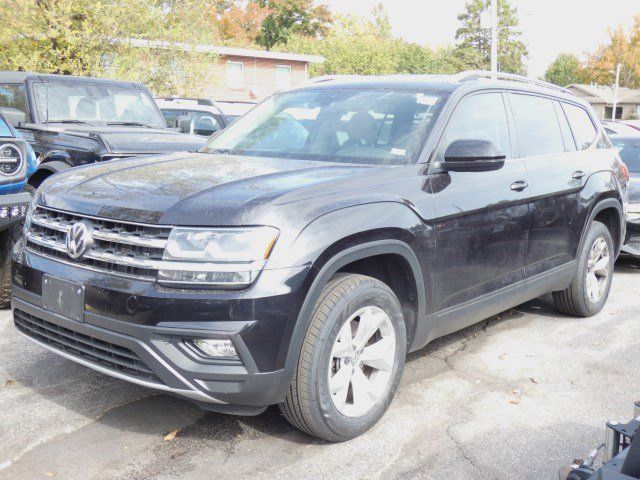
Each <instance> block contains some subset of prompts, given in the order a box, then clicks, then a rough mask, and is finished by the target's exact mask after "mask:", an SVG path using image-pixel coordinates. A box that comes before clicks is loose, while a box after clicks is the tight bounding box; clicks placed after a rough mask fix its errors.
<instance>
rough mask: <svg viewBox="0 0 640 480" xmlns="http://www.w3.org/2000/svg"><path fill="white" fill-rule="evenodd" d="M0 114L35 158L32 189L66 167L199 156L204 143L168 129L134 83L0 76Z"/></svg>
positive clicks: (31, 75) (18, 74) (15, 74)
mask: <svg viewBox="0 0 640 480" xmlns="http://www.w3.org/2000/svg"><path fill="white" fill-rule="evenodd" d="M0 113H5V115H6V116H7V118H8V119H9V120H10V121H11V122H12V123H13V125H14V126H15V127H16V128H17V129H18V130H19V131H20V133H21V134H22V135H23V136H24V138H25V139H27V140H28V141H29V142H30V143H31V145H32V147H33V149H34V150H35V152H36V154H37V156H38V159H39V166H38V170H37V172H36V173H35V174H34V175H33V176H32V177H31V178H30V179H29V185H31V186H32V187H33V188H37V187H38V186H39V185H40V184H41V183H42V182H43V181H44V180H45V179H46V178H47V177H48V176H50V175H52V174H53V173H57V172H59V171H62V170H66V169H67V168H69V167H75V166H78V165H86V164H87V163H93V162H101V161H105V160H111V159H114V158H123V157H131V156H137V155H149V154H153V153H167V152H176V151H197V150H199V149H200V148H201V147H202V146H203V145H204V144H205V141H206V140H205V139H203V138H202V137H198V136H196V135H185V134H181V133H179V132H176V131H173V130H170V129H168V128H167V124H166V123H165V121H164V118H163V116H162V114H161V113H160V110H159V109H158V107H157V105H156V104H155V102H154V101H153V98H152V96H151V94H150V93H149V92H148V91H147V89H146V88H145V87H144V86H143V85H141V84H138V83H130V82H120V81H114V80H104V79H99V78H85V77H72V76H65V75H41V74H37V73H26V72H0Z"/></svg>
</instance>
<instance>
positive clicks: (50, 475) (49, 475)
mask: <svg viewBox="0 0 640 480" xmlns="http://www.w3.org/2000/svg"><path fill="white" fill-rule="evenodd" d="M45 475H46V476H47V477H55V476H56V474H55V473H53V472H46V473H45Z"/></svg>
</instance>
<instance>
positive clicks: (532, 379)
mask: <svg viewBox="0 0 640 480" xmlns="http://www.w3.org/2000/svg"><path fill="white" fill-rule="evenodd" d="M529 380H531V381H532V382H533V383H540V382H538V379H537V378H536V377H531V378H530V379H529Z"/></svg>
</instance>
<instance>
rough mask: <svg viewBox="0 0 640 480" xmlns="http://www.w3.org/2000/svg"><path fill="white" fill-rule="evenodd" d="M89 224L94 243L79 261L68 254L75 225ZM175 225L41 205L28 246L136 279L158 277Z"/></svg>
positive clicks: (82, 265)
mask: <svg viewBox="0 0 640 480" xmlns="http://www.w3.org/2000/svg"><path fill="white" fill-rule="evenodd" d="M77 222H83V223H86V224H89V225H90V226H91V227H92V228H91V232H92V233H91V236H92V238H93V245H91V247H90V248H89V249H88V250H87V251H86V252H85V253H84V255H83V256H82V257H81V258H80V259H78V260H72V259H71V258H70V257H69V256H68V255H67V247H66V236H67V233H68V231H69V229H70V228H71V225H73V224H74V223H77ZM170 232H171V227H167V226H155V225H144V224H135V223H129V222H118V221H116V220H110V219H105V218H96V217H89V216H82V215H78V214H74V213H67V212H62V211H58V210H53V209H48V208H45V207H41V206H37V207H36V209H35V211H34V212H33V214H32V216H31V223H30V226H29V231H28V232H27V235H26V240H27V248H28V249H30V250H31V251H33V252H34V253H36V254H40V255H43V256H48V257H54V258H58V259H60V260H62V261H65V262H66V263H72V264H74V265H78V266H81V267H85V268H90V269H93V270H101V271H107V272H112V273H114V274H118V275H124V276H129V277H135V278H147V279H155V278H156V273H157V270H158V269H159V268H160V266H161V261H162V256H163V253H164V248H165V246H166V244H167V240H168V238H169V233H170Z"/></svg>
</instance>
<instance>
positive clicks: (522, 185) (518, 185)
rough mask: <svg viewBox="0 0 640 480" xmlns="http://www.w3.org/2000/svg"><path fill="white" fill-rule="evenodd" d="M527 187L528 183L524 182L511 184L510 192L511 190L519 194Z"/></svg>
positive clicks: (519, 181)
mask: <svg viewBox="0 0 640 480" xmlns="http://www.w3.org/2000/svg"><path fill="white" fill-rule="evenodd" d="M528 186H529V182H526V181H524V180H518V181H517V182H513V183H512V184H511V190H513V191H514V192H521V191H523V190H524V189H525V188H527V187H528Z"/></svg>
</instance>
